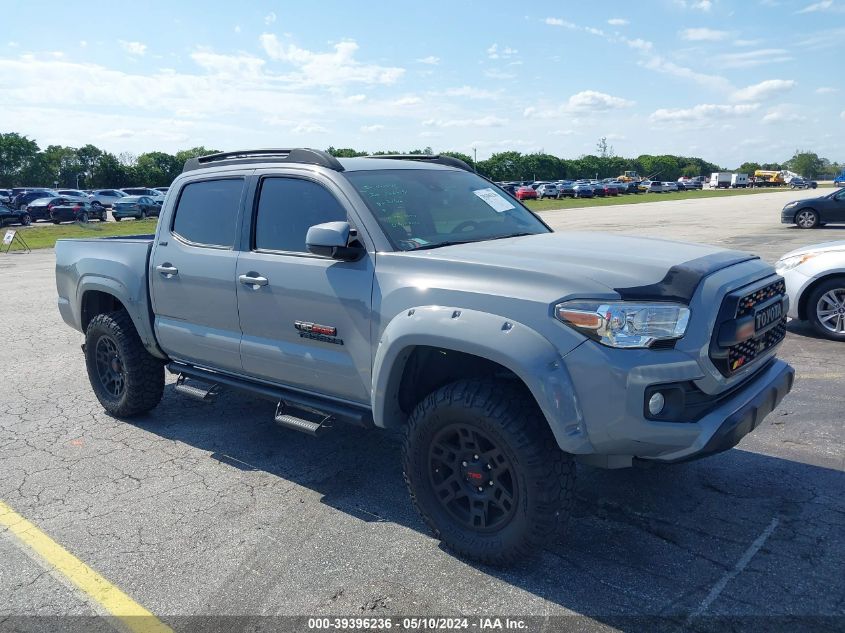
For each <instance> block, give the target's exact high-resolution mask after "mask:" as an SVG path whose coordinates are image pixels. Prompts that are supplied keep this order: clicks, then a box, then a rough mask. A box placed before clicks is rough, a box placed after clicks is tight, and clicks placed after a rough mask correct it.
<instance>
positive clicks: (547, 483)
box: [402, 379, 575, 566]
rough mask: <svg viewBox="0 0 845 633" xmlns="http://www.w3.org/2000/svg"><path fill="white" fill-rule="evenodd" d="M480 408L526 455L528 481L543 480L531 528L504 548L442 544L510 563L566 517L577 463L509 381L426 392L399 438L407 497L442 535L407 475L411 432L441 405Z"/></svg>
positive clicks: (473, 381)
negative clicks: (516, 542) (472, 548)
mask: <svg viewBox="0 0 845 633" xmlns="http://www.w3.org/2000/svg"><path fill="white" fill-rule="evenodd" d="M458 403H462V404H463V406H465V407H469V408H473V409H478V410H480V411H481V412H483V413H484V415H485V417H486V418H488V419H489V420H490V421H492V422H494V423H495V424H496V425H497V426H498V428H499V429H501V431H502V433H503V434H504V435H506V436H507V438H508V439H509V440H510V441H511V442H512V446H513V448H515V449H518V450H520V451H521V452H522V454H523V455H528V459H527V461H526V463H525V464H524V468H526V469H528V470H529V471H530V479H531V480H533V481H534V482H535V483H536V482H538V481H539V482H543V484H541V485H539V486H537V485H535V486H534V488H533V490H534V492H535V493H536V494H537V495H538V497H537V498H538V499H539V503H538V505H537V512H536V513H535V515H534V516H532V517H531V522H530V524H531V529H530V532H529V533H528V534H527V535H526V538H525V539H524V540H523V541H522V542H521V543H520V544H519V545H518V546H516V547H513V548H512V549H510V550H508V551H501V550H497V551H486V552H482V553H479V552H477V551H468V550H466V549H464V548H462V547H461V546H460V544H455V543H449V542H446V541H444V544H445V545H446V546H447V547H449V548H450V549H451V550H452V551H454V552H456V553H457V554H459V555H464V556H468V557H470V558H473V559H475V560H478V561H480V562H482V563H485V564H490V565H496V566H500V565H501V566H508V565H513V564H514V563H516V562H517V561H520V560H522V559H525V558H527V557H530V556H531V554H532V553H533V552H535V551H536V550H537V549H538V548H539V546H540V545H541V544H542V543H543V542H544V541H547V540H548V539H549V537H550V536H551V535H553V534H555V533H556V532H557V531H558V529H559V528H560V526H561V523H562V520H563V519H566V518H567V517H568V515H569V510H570V508H571V505H572V500H573V497H574V488H575V462H574V460H573V459H572V456H571V455H568V454H566V453H564V452H563V451H562V450H560V448H559V447H558V445H557V441H556V440H555V438H554V436H553V435H552V432H551V429H550V428H549V426H548V424H547V422H546V419H545V417H544V416H543V414H542V412H541V411H540V410H539V408H538V406H537V404H536V402H535V401H534V399H533V398H532V397H531V395H530V393H529V392H528V391H527V390H526V389H525V388H521V387H517V386H515V385H512V384H509V383H508V382H507V381H496V380H482V379H471V380H460V381H457V382H454V383H451V384H449V385H446V386H444V387H441V388H440V389H438V390H436V391H434V392H433V393H431V394H429V395H428V396H426V398H425V399H423V401H422V402H420V403H419V404H418V405H417V407H416V408H415V409H414V411H413V413H412V414H411V416H410V418H409V420H408V423H407V424H406V425H405V429H404V431H405V432H404V437H403V442H402V471H403V476H404V478H405V483H406V485H407V486H408V491H409V493H410V495H411V501H412V502H413V504H414V507H415V508H416V510H417V512H418V513H419V514H420V516H421V517H422V519H423V521H425V523H426V524H427V525H428V526H429V528H430V529H431V530H432V532H433V533H434V535H435V536H436V537H437V538H441V539H442V538H443V535H442V534H441V532H440V530H439V529H438V527H437V525H436V524H435V521H434V519H433V518H432V517H431V516H429V515H428V513H427V512H426V511H425V509H424V508H423V507H422V506H421V505H420V503H419V500H418V499H417V496H416V494H415V493H414V489H413V486H412V482H411V481H410V479H409V476H408V473H409V472H410V469H411V468H412V463H411V454H412V451H413V450H414V448H413V446H412V444H413V436H414V434H415V432H416V431H417V428H418V427H419V426H420V424H423V423H424V422H425V420H426V419H427V418H428V416H429V415H430V414H431V412H432V411H433V410H434V409H435V408H437V407H439V406H442V405H444V404H458Z"/></svg>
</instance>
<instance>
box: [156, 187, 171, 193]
mask: <svg viewBox="0 0 845 633" xmlns="http://www.w3.org/2000/svg"><path fill="white" fill-rule="evenodd" d="M153 189H155V190H156V191H160V192H161V193H162V194H166V193H167V190H168V189H170V187H153Z"/></svg>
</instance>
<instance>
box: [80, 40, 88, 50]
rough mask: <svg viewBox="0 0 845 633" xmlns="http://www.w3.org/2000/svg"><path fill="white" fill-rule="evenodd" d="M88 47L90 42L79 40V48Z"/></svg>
mask: <svg viewBox="0 0 845 633" xmlns="http://www.w3.org/2000/svg"><path fill="white" fill-rule="evenodd" d="M87 46H88V42H87V41H85V40H79V47H80V48H86V47H87Z"/></svg>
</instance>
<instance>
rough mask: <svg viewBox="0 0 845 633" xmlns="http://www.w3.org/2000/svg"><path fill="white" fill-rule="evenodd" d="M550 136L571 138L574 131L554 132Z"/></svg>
mask: <svg viewBox="0 0 845 633" xmlns="http://www.w3.org/2000/svg"><path fill="white" fill-rule="evenodd" d="M552 134H554V135H555V136H572V135H573V134H575V130H555V131H554V132H552Z"/></svg>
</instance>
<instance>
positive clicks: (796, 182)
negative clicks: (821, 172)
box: [789, 177, 819, 189]
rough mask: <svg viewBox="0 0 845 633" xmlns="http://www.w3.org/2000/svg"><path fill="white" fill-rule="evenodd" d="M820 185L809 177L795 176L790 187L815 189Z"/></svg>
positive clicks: (790, 182)
mask: <svg viewBox="0 0 845 633" xmlns="http://www.w3.org/2000/svg"><path fill="white" fill-rule="evenodd" d="M818 186H819V183H817V182H816V181H815V180H809V179H807V178H801V177H798V178H793V179H792V180H790V181H789V188H790V189H815V188H816V187H818Z"/></svg>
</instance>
